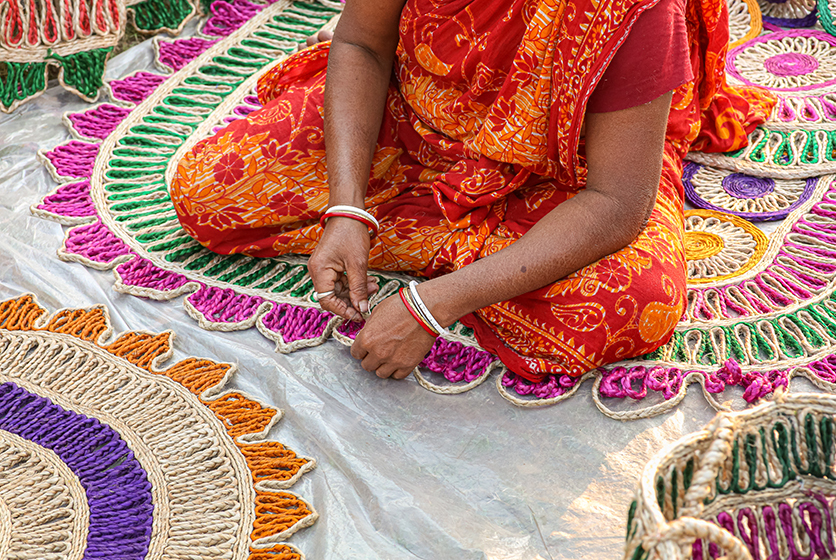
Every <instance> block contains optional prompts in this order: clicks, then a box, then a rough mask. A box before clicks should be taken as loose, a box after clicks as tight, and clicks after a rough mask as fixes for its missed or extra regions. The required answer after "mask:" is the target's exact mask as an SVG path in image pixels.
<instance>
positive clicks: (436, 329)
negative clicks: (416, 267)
mask: <svg viewBox="0 0 836 560" xmlns="http://www.w3.org/2000/svg"><path fill="white" fill-rule="evenodd" d="M398 295H400V296H401V301H402V302H403V304H404V305H405V306H406V310H407V311H409V313H410V315H412V317H414V318H415V320H416V321H418V324H419V325H421V328H423V329H424V330H425V331H427V333H428V334H430V335H432V336H433V337H435V338H438V335H440V334H441V332H442V331H443V330H444V327H442V326H441V325H440V324H439V323H438V321H436V320H435V317H433V314H432V313H430V310H429V309H428V308H427V306H426V305H425V304H424V301H423V300H422V299H421V296H419V295H418V282H416V281H415V280H413V281H412V282H410V283H409V288H401V289H400V290H398Z"/></svg>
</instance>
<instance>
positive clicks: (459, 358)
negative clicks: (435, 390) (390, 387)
mask: <svg viewBox="0 0 836 560" xmlns="http://www.w3.org/2000/svg"><path fill="white" fill-rule="evenodd" d="M493 360H494V357H493V356H492V355H491V354H490V353H489V352H485V351H484V350H478V349H476V348H473V347H472V346H465V345H464V344H462V343H460V342H457V341H454V340H447V339H445V338H441V337H439V338H437V339H436V340H435V343H434V344H433V346H432V348H431V349H430V353H429V354H427V356H426V357H425V358H424V360H423V361H422V362H421V364H420V365H421V367H424V368H427V369H428V370H430V371H432V372H435V373H440V374H442V375H443V376H444V378H445V379H446V380H447V381H449V382H451V383H459V382H461V381H464V382H465V383H470V382H472V381H475V380H476V379H479V378H480V377H482V375H484V373H485V370H486V369H487V367H488V366H489V365H490V364H491V362H493Z"/></svg>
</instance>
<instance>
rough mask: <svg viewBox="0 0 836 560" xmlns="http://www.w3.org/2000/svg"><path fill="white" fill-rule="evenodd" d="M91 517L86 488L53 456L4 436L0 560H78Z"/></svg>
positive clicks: (0, 446)
mask: <svg viewBox="0 0 836 560" xmlns="http://www.w3.org/2000/svg"><path fill="white" fill-rule="evenodd" d="M89 515H90V510H89V508H88V505H87V496H86V495H85V493H84V488H83V487H82V486H81V482H80V481H79V479H78V477H77V476H76V475H75V473H73V472H72V471H71V470H70V469H69V467H67V465H65V464H64V462H63V461H61V459H60V458H59V457H58V456H57V455H56V454H55V453H54V452H53V451H51V450H49V449H46V448H44V447H41V446H39V445H36V444H34V443H32V442H30V441H27V440H25V439H23V438H21V437H19V436H17V435H15V434H12V433H9V432H5V431H0V558H10V557H12V555H13V554H15V555H21V554H22V556H17V557H18V558H36V557H37V556H36V554H38V553H39V552H43V555H42V556H40V558H42V559H43V560H64V559H66V560H78V559H80V558H81V557H82V555H83V554H84V550H85V546H86V540H87V529H88V527H89V525H90V520H89ZM47 520H49V522H47ZM33 543H38V544H39V545H40V549H41V550H40V551H35V550H32V548H33V546H32V545H33Z"/></svg>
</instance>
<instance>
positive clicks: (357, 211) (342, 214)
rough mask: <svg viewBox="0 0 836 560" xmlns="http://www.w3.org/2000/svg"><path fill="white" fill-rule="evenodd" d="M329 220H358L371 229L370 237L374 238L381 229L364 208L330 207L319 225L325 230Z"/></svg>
mask: <svg viewBox="0 0 836 560" xmlns="http://www.w3.org/2000/svg"><path fill="white" fill-rule="evenodd" d="M329 218H350V219H352V220H357V221H358V222H360V223H362V224H364V225H365V226H366V227H367V228H369V235H370V236H372V237H374V236H375V235H377V231H378V230H379V229H380V224H379V223H378V222H377V220H376V219H375V218H374V216H372V215H371V214H369V213H368V212H366V211H365V210H363V209H362V208H357V207H355V206H345V205H337V206H332V207H330V208H329V209H328V210H326V211H325V213H324V214H323V215H322V217H321V218H320V219H319V225H321V226H322V227H323V228H324V227H325V224H326V223H327V222H328V219H329Z"/></svg>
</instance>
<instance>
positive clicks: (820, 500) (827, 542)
mask: <svg viewBox="0 0 836 560" xmlns="http://www.w3.org/2000/svg"><path fill="white" fill-rule="evenodd" d="M827 498H828V496H825V495H824V494H821V493H815V494H811V495H810V498H808V499H806V500H799V501H797V502H795V503H794V504H792V505H790V504H788V503H783V502H782V503H778V504H777V506H778V507H777V509H778V513H777V515H776V513H775V508H774V507H773V506H771V505H764V506H762V507H761V508H760V513H761V515H760V516H758V515H757V513H755V511H756V509H753V508H751V507H744V508H741V509H739V510H737V517H736V519H735V517H734V515H733V514H732V513H730V512H727V511H721V512H720V513H719V514H717V517H716V524H717V525H719V526H720V527H722V528H724V529H726V530H727V531H729V532H730V533H731V534H733V535H735V534H736V535H738V536H739V537H740V540H741V541H742V542H743V544H744V545H745V546H746V548H747V549H748V550H749V552H750V553H751V554H752V557H753V558H766V557H768V558H778V555H780V552H781V551H782V550H783V546H782V543H783V545H785V546H786V550H787V558H790V559H792V560H809V559H811V558H832V557H833V555H834V553H836V545H835V544H834V539H833V524H832V517H831V513H830V506H829V504H828V500H827ZM793 510H795V515H793ZM759 518H760V520H761V521H760V522H758V519H759ZM793 518H795V519H796V520H797V521H798V522H800V523H801V525H800V527H798V526H797V525H796V523H795V522H794V520H793ZM761 528H763V531H764V534H763V535H761V534H760V531H761ZM735 529H736V530H735ZM779 533H780V534H779ZM822 533H824V537H825V538H824V539H822ZM800 535H803V536H804V537H805V540H806V541H807V542H806V543H805V544H804V545H803V546H804V547H805V548H806V549H807V551H808V554H806V555H804V554H802V553H801V550H799V546H798V544H796V543H797V537H798V536H800ZM763 545H767V546H766V550H763V551H761V546H763ZM704 546H705V544H704V541H703V540H702V539H697V540H696V541H694V544H693V545H692V548H691V557H692V558H693V559H694V560H702V558H703V550H704V549H703V547H704ZM708 549H709V550H708V553H709V554H708V556H709V558H719V557H720V555H721V552H720V549H719V548H718V547H717V546H716V545H715V544H714V543H709V546H708Z"/></svg>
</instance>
